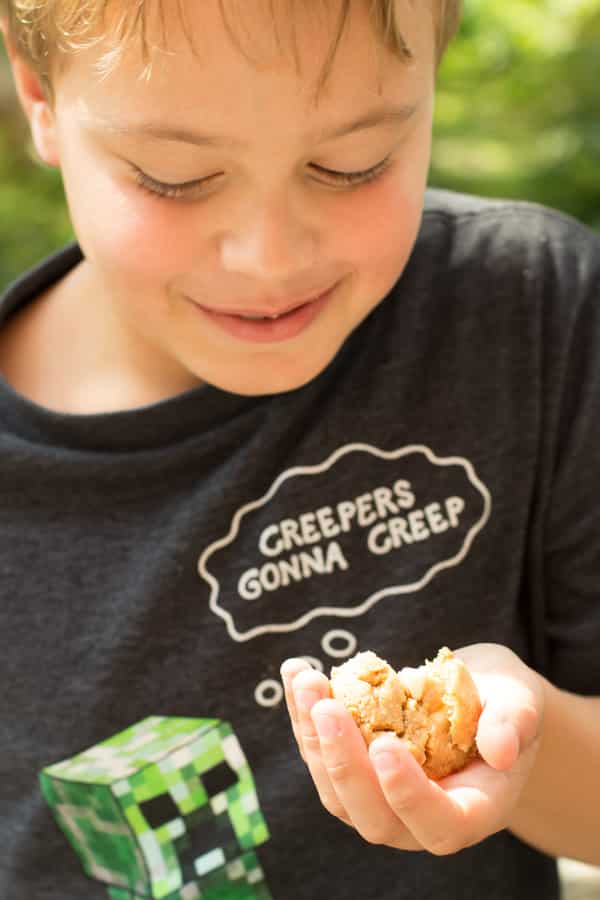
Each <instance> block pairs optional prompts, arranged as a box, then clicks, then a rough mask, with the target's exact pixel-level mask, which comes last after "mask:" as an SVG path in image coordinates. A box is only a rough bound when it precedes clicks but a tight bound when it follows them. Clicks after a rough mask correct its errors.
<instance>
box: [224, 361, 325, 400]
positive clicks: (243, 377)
mask: <svg viewBox="0 0 600 900" xmlns="http://www.w3.org/2000/svg"><path fill="white" fill-rule="evenodd" d="M332 358H333V357H332V356H328V357H327V358H326V359H324V360H318V361H315V363H314V364H313V365H312V366H307V365H306V362H305V363H304V365H302V366H298V367H293V366H289V365H288V366H285V365H282V366H281V367H279V366H278V365H277V363H276V362H273V363H272V364H271V365H270V366H269V367H267V366H264V367H263V366H257V367H256V369H255V370H254V371H252V372H242V373H240V374H239V376H237V377H236V375H233V373H231V372H228V373H224V374H223V378H222V379H221V378H220V379H214V380H212V382H211V383H212V384H213V385H214V387H217V388H219V389H220V390H222V391H227V392H228V393H231V394H239V395H240V396H242V397H264V396H269V395H276V394H286V393H288V392H289V391H297V390H299V389H300V388H303V387H304V386H305V385H307V384H309V383H310V382H311V381H313V380H314V379H315V378H317V377H318V376H319V375H320V374H321V372H323V371H324V369H326V368H327V366H328V365H329V363H330V362H331V360H332ZM207 380H208V379H207Z"/></svg>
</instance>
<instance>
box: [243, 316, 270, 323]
mask: <svg viewBox="0 0 600 900" xmlns="http://www.w3.org/2000/svg"><path fill="white" fill-rule="evenodd" d="M278 318H279V316H240V319H249V320H250V321H251V322H265V321H267V320H273V319H278Z"/></svg>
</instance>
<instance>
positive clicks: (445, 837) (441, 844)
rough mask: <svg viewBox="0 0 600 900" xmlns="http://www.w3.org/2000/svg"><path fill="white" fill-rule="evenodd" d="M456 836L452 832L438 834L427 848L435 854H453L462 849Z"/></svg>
mask: <svg viewBox="0 0 600 900" xmlns="http://www.w3.org/2000/svg"><path fill="white" fill-rule="evenodd" d="M460 847H461V845H459V844H458V842H457V841H456V838H455V837H454V836H453V835H451V834H436V835H435V837H434V838H433V840H431V841H429V842H428V845H427V850H428V851H429V852H430V853H431V854H432V855H433V856H451V855H452V854H453V853H457V852H458V851H459V850H460Z"/></svg>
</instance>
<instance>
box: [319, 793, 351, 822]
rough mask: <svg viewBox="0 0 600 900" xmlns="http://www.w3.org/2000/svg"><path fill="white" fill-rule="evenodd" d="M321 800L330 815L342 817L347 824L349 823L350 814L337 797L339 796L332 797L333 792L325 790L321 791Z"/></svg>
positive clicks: (337, 817) (336, 817)
mask: <svg viewBox="0 0 600 900" xmlns="http://www.w3.org/2000/svg"><path fill="white" fill-rule="evenodd" d="M319 800H320V801H321V803H322V805H323V806H324V807H325V809H326V810H327V812H328V813H329V814H330V815H332V816H333V817H334V818H335V819H341V820H342V821H343V822H346V824H348V815H347V813H346V810H345V809H344V807H343V806H342V804H341V803H340V801H339V800H338V799H337V797H332V796H331V794H326V793H325V792H324V791H319Z"/></svg>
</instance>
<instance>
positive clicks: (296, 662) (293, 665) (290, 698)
mask: <svg viewBox="0 0 600 900" xmlns="http://www.w3.org/2000/svg"><path fill="white" fill-rule="evenodd" d="M310 670H311V666H310V665H309V663H307V662H306V660H304V659H286V660H285V662H284V663H283V665H282V666H281V669H280V672H281V679H282V681H283V690H284V694H285V702H286V706H287V711H288V715H289V717H290V722H291V725H292V731H293V733H294V738H295V739H296V743H297V744H298V750H299V752H300V755H301V756H302V758H303V759H304V751H303V749H302V739H301V736H300V726H299V723H298V710H297V708H296V699H295V697H294V692H293V690H292V681H293V680H294V678H295V677H296V675H298V674H299V673H300V672H309V671H310ZM304 761H305V762H306V760H304Z"/></svg>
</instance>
